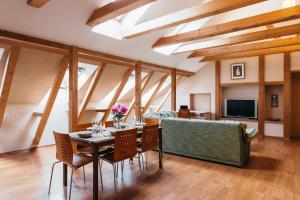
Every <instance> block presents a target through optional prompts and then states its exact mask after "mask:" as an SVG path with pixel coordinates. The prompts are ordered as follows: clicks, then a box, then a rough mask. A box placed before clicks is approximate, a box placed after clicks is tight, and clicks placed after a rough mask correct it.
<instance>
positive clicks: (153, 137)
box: [142, 124, 159, 152]
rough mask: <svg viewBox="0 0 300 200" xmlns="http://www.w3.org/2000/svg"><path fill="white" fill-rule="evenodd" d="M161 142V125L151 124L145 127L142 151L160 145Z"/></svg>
mask: <svg viewBox="0 0 300 200" xmlns="http://www.w3.org/2000/svg"><path fill="white" fill-rule="evenodd" d="M158 142H159V125H158V124H155V125H149V126H144V127H143V134H142V151H143V152H145V151H149V150H151V149H154V148H156V147H158Z"/></svg>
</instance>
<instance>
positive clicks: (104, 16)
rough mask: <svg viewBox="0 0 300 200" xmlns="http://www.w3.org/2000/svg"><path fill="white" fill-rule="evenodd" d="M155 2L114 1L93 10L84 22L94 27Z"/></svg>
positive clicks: (142, 0) (141, 0)
mask: <svg viewBox="0 0 300 200" xmlns="http://www.w3.org/2000/svg"><path fill="white" fill-rule="evenodd" d="M153 1H156V0H116V1H113V2H111V3H109V4H107V5H105V6H102V7H100V8H97V9H96V10H94V12H93V14H92V15H91V16H90V18H89V19H88V21H87V22H86V24H87V25H89V26H96V25H98V24H101V23H103V22H106V21H108V20H111V19H114V18H115V17H118V16H120V15H123V14H126V13H128V12H130V11H132V10H134V9H136V8H139V7H142V6H144V5H146V4H149V3H151V2H153Z"/></svg>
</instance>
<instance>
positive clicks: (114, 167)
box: [112, 164, 117, 191]
mask: <svg viewBox="0 0 300 200" xmlns="http://www.w3.org/2000/svg"><path fill="white" fill-rule="evenodd" d="M112 165H113V169H114V185H115V191H117V183H116V165H115V164H112Z"/></svg>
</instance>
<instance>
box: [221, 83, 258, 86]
mask: <svg viewBox="0 0 300 200" xmlns="http://www.w3.org/2000/svg"><path fill="white" fill-rule="evenodd" d="M244 86H258V82H244V83H222V84H221V87H244Z"/></svg>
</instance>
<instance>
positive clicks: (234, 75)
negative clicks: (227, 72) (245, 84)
mask: <svg viewBox="0 0 300 200" xmlns="http://www.w3.org/2000/svg"><path fill="white" fill-rule="evenodd" d="M244 78H245V63H235V64H231V79H232V80H236V79H244Z"/></svg>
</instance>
